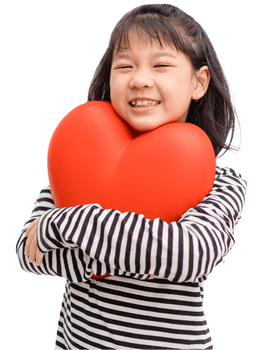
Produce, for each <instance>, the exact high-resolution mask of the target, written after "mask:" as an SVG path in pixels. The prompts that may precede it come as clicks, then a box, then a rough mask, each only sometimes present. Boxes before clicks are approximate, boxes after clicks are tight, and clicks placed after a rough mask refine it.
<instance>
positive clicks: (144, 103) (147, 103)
mask: <svg viewBox="0 0 268 350" xmlns="http://www.w3.org/2000/svg"><path fill="white" fill-rule="evenodd" d="M159 103H160V102H159V101H152V100H134V101H131V102H130V104H131V106H133V107H145V106H154V105H158V104H159Z"/></svg>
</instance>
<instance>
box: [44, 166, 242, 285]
mask: <svg viewBox="0 0 268 350" xmlns="http://www.w3.org/2000/svg"><path fill="white" fill-rule="evenodd" d="M245 195H246V182H245V181H244V180H243V179H242V177H241V176H240V175H239V174H237V173H235V172H234V170H232V169H230V168H223V169H222V168H219V167H217V171H216V177H215V182H214V186H213V189H212V191H211V192H210V193H209V194H208V195H207V197H206V198H205V199H204V200H203V202H201V203H200V204H199V205H198V206H197V207H195V208H192V209H190V210H189V211H187V212H186V213H185V214H184V215H183V216H182V217H181V219H180V220H179V221H178V222H172V223H166V222H164V221H163V220H161V219H155V220H149V219H146V218H145V217H144V216H143V215H138V214H135V213H131V212H126V213H120V212H119V211H117V210H113V209H109V210H107V209H106V210H104V209H102V208H101V206H100V205H98V204H90V205H83V206H76V207H72V208H62V209H51V210H48V211H47V212H46V213H45V214H44V215H43V216H42V217H41V219H40V221H39V225H38V245H39V248H40V250H41V251H43V252H48V251H53V250H54V249H62V248H71V249H75V248H77V247H79V248H80V249H81V250H82V251H83V252H84V253H85V254H87V255H88V256H90V258H92V259H94V260H95V261H97V262H98V263H100V264H101V266H105V267H106V270H105V271H104V270H102V272H110V273H111V274H115V271H121V272H123V273H126V274H130V275H133V276H137V275H142V276H147V277H148V276H150V275H152V274H154V275H156V276H157V277H159V278H166V279H168V280H170V281H173V282H178V283H181V282H195V281H197V280H198V279H200V278H205V277H206V276H207V275H208V274H209V273H210V272H211V271H212V270H213V268H214V267H215V266H216V265H217V264H218V263H219V262H221V261H222V260H223V258H224V256H225V255H226V254H227V253H228V252H229V251H230V249H231V248H232V246H233V244H234V228H235V225H236V224H237V222H238V220H239V219H240V217H241V211H242V208H243V205H244V201H245Z"/></svg>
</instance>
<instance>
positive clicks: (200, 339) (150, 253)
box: [17, 5, 246, 350]
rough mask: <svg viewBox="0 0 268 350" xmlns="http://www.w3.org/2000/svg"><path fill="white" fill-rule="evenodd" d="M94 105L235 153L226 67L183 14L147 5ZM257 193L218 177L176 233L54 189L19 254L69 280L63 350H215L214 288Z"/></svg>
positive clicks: (111, 60) (117, 51)
mask: <svg viewBox="0 0 268 350" xmlns="http://www.w3.org/2000/svg"><path fill="white" fill-rule="evenodd" d="M88 100H89V101H91V100H104V101H111V103H112V105H113V107H114V109H115V110H116V112H117V113H118V114H119V116H120V117H121V118H123V119H124V120H125V121H126V122H127V123H129V125H131V126H132V127H133V128H134V129H135V130H138V131H139V132H145V131H148V130H152V129H155V128H157V127H159V126H161V125H163V124H166V123H170V122H185V121H187V122H189V123H194V124H196V125H198V126H199V127H201V128H202V129H203V130H204V131H205V132H206V133H207V135H208V136H209V138H210V140H211V142H212V144H213V147H214V150H215V155H216V156H217V155H218V154H219V153H220V151H221V150H222V149H225V150H227V149H229V148H230V143H231V139H232V135H233V132H234V121H235V113H234V110H233V107H232V104H231V101H230V95H229V90H228V85H227V83H226V81H225V78H224V75H223V72H222V69H221V66H220V63H219V61H218V59H217V56H216V54H215V52H214V49H213V47H212V45H211V43H210V41H209V39H208V37H207V35H206V33H205V32H204V30H203V29H202V27H201V26H200V25H199V24H198V23H196V22H195V20H194V19H193V18H191V17H190V16H188V15H186V14H185V13H184V12H182V11H181V10H179V9H178V8H176V7H173V6H170V5H146V6H141V7H138V8H136V9H134V10H133V11H131V12H129V13H127V14H126V15H125V16H124V17H123V18H122V19H121V21H119V23H118V24H117V25H116V27H115V29H114V31H113V33H112V35H111V40H110V44H109V47H108V49H107V51H106V53H105V55H104V56H103V59H102V60H101V62H100V65H99V67H98V68H97V71H96V74H95V76H94V79H93V81H92V84H91V86H90V89H89V95H88ZM229 133H231V139H230V142H228V143H227V142H226V139H227V136H228V134H229ZM92 185H93V186H94V184H92ZM245 191H246V184H245V181H244V180H243V179H242V178H241V176H240V175H238V174H237V173H235V172H234V171H233V170H231V169H229V168H219V167H217V170H216V176H215V183H214V186H213V189H212V191H211V192H210V193H209V194H208V195H207V197H206V198H205V199H204V200H203V202H202V203H200V204H199V205H198V206H197V207H196V208H192V209H190V210H189V211H188V212H186V213H185V214H184V215H183V216H182V217H181V219H180V220H179V221H178V222H172V223H166V222H163V221H162V220H160V219H156V220H149V219H147V218H145V217H144V216H143V215H138V214H135V213H131V212H126V213H120V212H118V211H117V210H114V209H110V210H104V209H102V208H101V207H100V205H98V204H88V205H82V206H77V207H72V208H62V209H58V208H55V205H54V202H53V198H52V195H51V192H50V188H49V187H47V188H45V189H43V190H42V191H41V193H40V196H39V198H38V199H37V201H36V203H35V206H34V209H33V212H32V216H31V218H30V219H29V220H28V221H27V223H26V224H25V227H24V229H23V231H22V234H21V237H20V239H19V241H18V243H17V253H18V258H19V261H20V264H21V266H22V268H23V269H24V270H26V271H30V272H33V273H36V274H47V275H55V276H62V277H65V278H66V280H67V282H66V292H65V295H64V299H63V303H62V310H61V314H60V319H59V323H58V333H57V340H56V349H194V350H197V349H212V341H211V336H210V332H209V329H208V326H207V323H206V319H205V315H204V311H203V306H202V300H203V281H204V280H205V279H206V277H207V275H208V274H209V273H210V272H211V271H212V270H213V268H214V267H215V266H216V265H217V264H218V263H219V262H221V261H222V260H223V258H224V256H225V255H226V254H227V253H228V252H229V250H230V249H231V248H232V246H233V244H234V227H235V225H236V224H237V222H238V220H239V218H240V216H241V211H242V207H243V204H244V199H245ZM106 273H108V274H109V275H110V276H109V277H108V278H102V279H95V278H94V276H95V275H104V274H106Z"/></svg>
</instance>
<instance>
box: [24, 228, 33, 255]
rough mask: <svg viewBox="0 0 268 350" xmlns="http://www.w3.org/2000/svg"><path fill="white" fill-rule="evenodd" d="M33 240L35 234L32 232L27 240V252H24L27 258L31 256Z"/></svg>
mask: <svg viewBox="0 0 268 350" xmlns="http://www.w3.org/2000/svg"><path fill="white" fill-rule="evenodd" d="M33 238H34V232H33V231H31V232H30V234H29V236H28V237H27V240H26V245H25V250H24V254H25V255H26V256H29V254H30V248H31V245H32V241H33Z"/></svg>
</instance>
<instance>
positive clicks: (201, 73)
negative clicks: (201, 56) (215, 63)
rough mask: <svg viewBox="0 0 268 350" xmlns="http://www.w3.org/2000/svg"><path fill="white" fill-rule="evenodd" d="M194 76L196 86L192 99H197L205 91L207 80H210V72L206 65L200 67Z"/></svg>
mask: <svg viewBox="0 0 268 350" xmlns="http://www.w3.org/2000/svg"><path fill="white" fill-rule="evenodd" d="M195 76H196V86H195V90H194V92H193V95H192V99H193V100H199V99H200V98H202V97H203V96H204V95H205V93H206V92H207V89H208V85H209V81H210V72H209V69H208V66H203V67H201V68H200V69H199V70H198V71H196V72H195Z"/></svg>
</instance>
